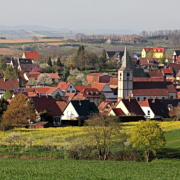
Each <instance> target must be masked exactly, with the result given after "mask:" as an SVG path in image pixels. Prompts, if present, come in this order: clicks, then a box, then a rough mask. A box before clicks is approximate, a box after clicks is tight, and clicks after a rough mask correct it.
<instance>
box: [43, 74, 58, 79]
mask: <svg viewBox="0 0 180 180" xmlns="http://www.w3.org/2000/svg"><path fill="white" fill-rule="evenodd" d="M46 74H47V75H48V76H49V77H50V78H51V79H59V75H58V73H46Z"/></svg>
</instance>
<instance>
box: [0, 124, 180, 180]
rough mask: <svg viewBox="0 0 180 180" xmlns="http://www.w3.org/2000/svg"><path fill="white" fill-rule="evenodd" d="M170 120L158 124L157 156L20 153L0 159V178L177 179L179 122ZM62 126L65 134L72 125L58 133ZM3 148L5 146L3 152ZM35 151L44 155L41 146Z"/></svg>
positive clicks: (50, 179) (39, 179)
mask: <svg viewBox="0 0 180 180" xmlns="http://www.w3.org/2000/svg"><path fill="white" fill-rule="evenodd" d="M171 123H172V126H171V127H170V124H168V122H167V123H166V122H165V123H164V124H162V127H163V129H164V130H165V131H166V133H165V138H166V140H167V144H166V147H165V149H164V150H163V151H162V152H160V153H159V154H158V157H159V159H157V160H153V161H151V162H149V163H146V162H126V161H110V160H109V161H95V160H92V161H89V160H71V159H48V158H49V156H47V157H45V156H41V157H39V159H25V158H28V157H29V156H22V157H21V158H24V159H10V158H9V159H0V180H1V179H2V180H180V171H179V169H180V129H179V128H178V126H177V125H178V124H179V122H174V124H173V122H171ZM167 124H168V126H167ZM128 125H129V126H127V128H128V129H127V130H130V129H131V127H132V125H133V124H128ZM130 125H131V126H130ZM175 125H176V127H175ZM73 128H75V129H74V130H76V133H77V134H78V133H79V132H78V131H79V130H81V128H80V127H77V128H76V127H73ZM176 128H178V129H176ZM169 129H171V130H169ZM55 130H56V131H57V132H54V136H55V134H56V135H57V133H58V131H59V129H55ZM62 130H64V132H65V131H66V132H68V134H69V133H70V131H71V130H72V129H71V128H70V127H68V128H67V129H66V128H64V129H61V134H63V131H62ZM36 131H37V133H38V134H42V135H43V133H45V132H46V133H47V132H48V134H49V135H50V133H52V130H51V129H42V130H39V131H38V130H32V132H33V133H35V134H36ZM24 133H31V131H28V130H27V132H24ZM63 136H65V134H63ZM0 150H2V147H1V148H0ZM7 151H8V149H6V153H7ZM4 153H5V152H4ZM39 153H40V154H41V153H42V154H41V155H44V154H43V152H41V150H40V151H39ZM59 153H60V152H59ZM1 154H3V152H2V151H0V155H1ZM36 157H37V156H36ZM4 158H6V156H4Z"/></svg>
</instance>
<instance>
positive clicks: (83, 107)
mask: <svg viewBox="0 0 180 180" xmlns="http://www.w3.org/2000/svg"><path fill="white" fill-rule="evenodd" d="M71 103H72V105H73V107H74V108H75V110H76V112H77V113H78V115H79V116H89V115H91V114H92V113H98V112H99V111H98V109H97V107H96V105H95V104H94V103H93V102H90V101H88V100H83V101H81V100H77V101H74V100H73V101H71Z"/></svg>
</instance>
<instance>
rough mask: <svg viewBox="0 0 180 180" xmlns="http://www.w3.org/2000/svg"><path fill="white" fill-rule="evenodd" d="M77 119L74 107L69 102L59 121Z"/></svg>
mask: <svg viewBox="0 0 180 180" xmlns="http://www.w3.org/2000/svg"><path fill="white" fill-rule="evenodd" d="M78 117H79V115H78V113H77V112H76V110H75V108H74V106H73V105H72V103H71V102H70V103H69V104H68V106H67V107H66V109H65V110H64V112H63V115H62V116H61V120H77V119H78Z"/></svg>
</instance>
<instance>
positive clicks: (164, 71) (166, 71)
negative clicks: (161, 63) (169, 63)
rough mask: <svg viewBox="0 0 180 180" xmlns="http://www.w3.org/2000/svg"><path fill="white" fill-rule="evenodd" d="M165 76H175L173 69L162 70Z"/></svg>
mask: <svg viewBox="0 0 180 180" xmlns="http://www.w3.org/2000/svg"><path fill="white" fill-rule="evenodd" d="M161 71H162V72H163V73H164V74H173V70H172V69H171V68H166V69H161Z"/></svg>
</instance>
